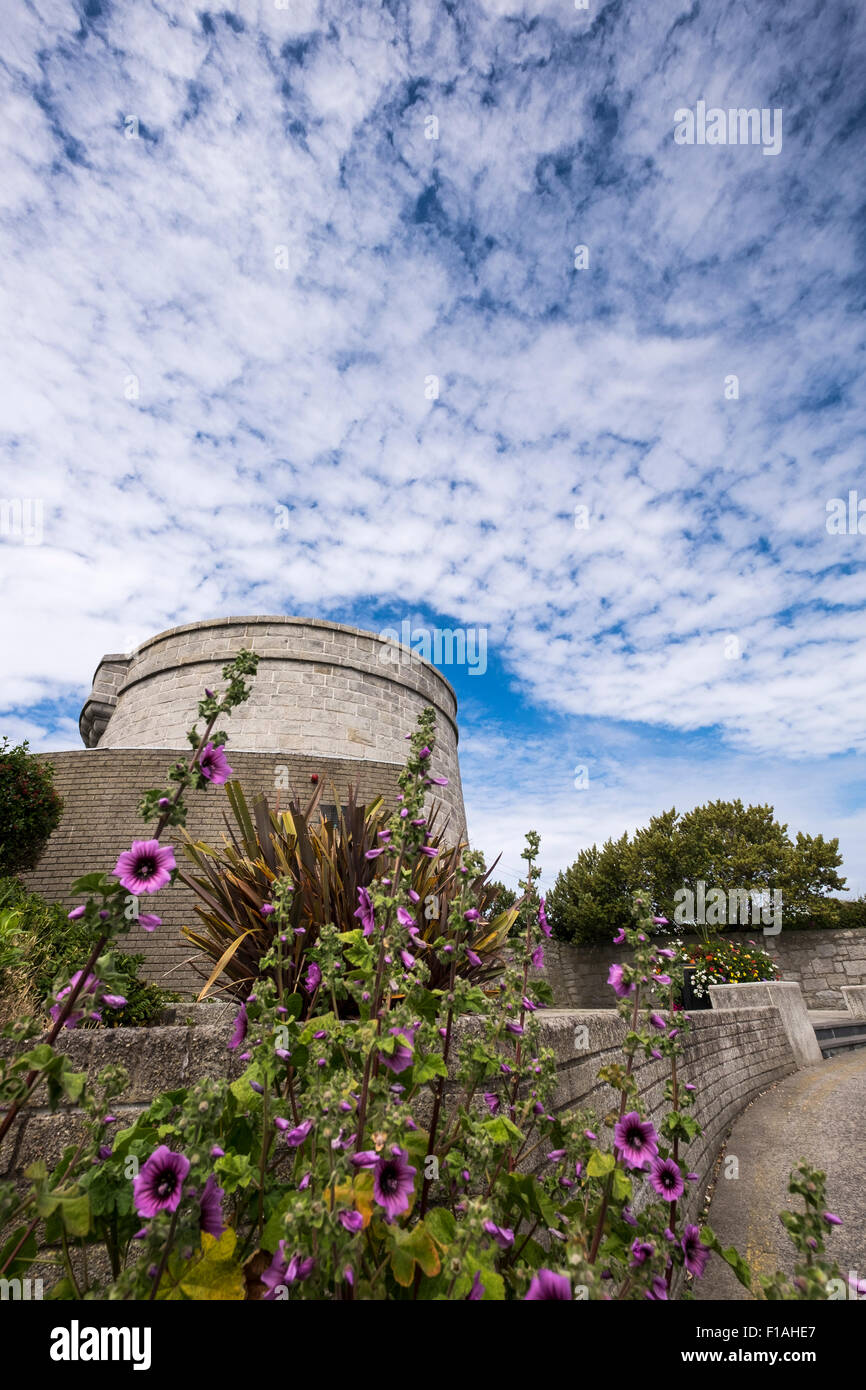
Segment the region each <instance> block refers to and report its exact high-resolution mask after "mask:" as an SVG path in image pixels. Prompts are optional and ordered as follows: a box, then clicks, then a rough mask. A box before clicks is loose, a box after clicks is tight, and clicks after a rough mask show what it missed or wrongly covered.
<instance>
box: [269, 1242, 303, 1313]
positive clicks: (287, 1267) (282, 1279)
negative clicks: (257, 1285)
mask: <svg viewBox="0 0 866 1390" xmlns="http://www.w3.org/2000/svg"><path fill="white" fill-rule="evenodd" d="M315 1267H316V1261H315V1260H314V1259H312V1257H308V1258H307V1259H302V1257H301V1256H300V1255H293V1256H292V1258H291V1259H287V1257H286V1242H285V1241H284V1240H281V1241H280V1243H279V1245H278V1247H277V1252H276V1254H275V1255H274V1258H273V1259H272V1260H271V1263H270V1264H269V1266H268V1268H267V1269H266V1270H265V1272H264V1274H263V1275H262V1283H263V1284H264V1285H265V1288H266V1289H267V1290H268V1292H267V1293H266V1294H265V1296H264V1299H265V1302H273V1301H275V1299H276V1291H277V1289H279V1288H288V1287H289V1286H290V1285H291V1284H300V1283H302V1282H303V1280H304V1279H309V1277H310V1275H311V1274H312V1272H313V1270H314V1269H315Z"/></svg>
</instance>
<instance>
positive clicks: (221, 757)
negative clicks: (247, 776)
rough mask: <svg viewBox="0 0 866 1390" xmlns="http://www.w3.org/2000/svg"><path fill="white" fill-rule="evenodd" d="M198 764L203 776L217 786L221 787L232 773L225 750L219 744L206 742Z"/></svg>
mask: <svg viewBox="0 0 866 1390" xmlns="http://www.w3.org/2000/svg"><path fill="white" fill-rule="evenodd" d="M198 766H199V771H200V772H201V775H202V777H206V778H207V780H208V781H209V782H213V784H214V786H215V787H221V786H222V784H223V782H227V781H228V780H229V778H230V777H231V775H232V769H231V768H230V767H229V765H228V762H227V761H226V755H225V750H224V749H223V748H222V747H221V746H220V745H219V744H214V743H206V744H205V746H204V748H203V749H202V750H201V753H200V755H199V760H198Z"/></svg>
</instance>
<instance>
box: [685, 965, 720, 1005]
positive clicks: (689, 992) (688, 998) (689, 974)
mask: <svg viewBox="0 0 866 1390" xmlns="http://www.w3.org/2000/svg"><path fill="white" fill-rule="evenodd" d="M712 1007H713V1005H712V1000H711V999H710V996H709V993H708V992H707V991H706V990H705V991H704V993H703V994H701V995H697V994H695V966H693V965H686V966H685V967H684V968H683V1008H684V1009H686V1010H687V1011H689V1012H692V1011H693V1010H695V1009H711V1008H712Z"/></svg>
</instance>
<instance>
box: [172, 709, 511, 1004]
mask: <svg viewBox="0 0 866 1390" xmlns="http://www.w3.org/2000/svg"><path fill="white" fill-rule="evenodd" d="M430 737H431V739H432V734H431V735H430ZM226 792H227V795H228V800H229V805H230V807H231V812H232V817H233V821H234V824H233V825H232V824H230V825H229V838H228V839H227V840H226V841H225V843H224V845H223V847H222V848H221V849H217V848H214V847H213V846H211V845H208V844H205V843H204V842H201V841H193V840H191V839H189V838H188V839H187V843H186V844H185V846H184V849H185V852H186V855H187V857H188V858H189V860H190V861H191V862H192V864H193V865H194V866H195V868H196V870H197V872H196V873H190V872H189V871H187V870H184V869H181V870H180V873H179V877H180V879H181V881H182V882H184V883H186V884H187V885H188V886H189V887H190V888H192V889H193V891H194V892H195V893H196V895H197V897H198V898H199V902H198V903H197V904H196V913H197V915H198V917H199V918H200V920H201V922H202V924H203V926H202V928H192V927H186V928H184V936H185V937H186V938H187V940H188V941H190V942H191V943H192V944H193V945H194V946H197V947H198V948H199V950H200V951H201V952H202V953H203V954H204V955H205V956H206V957H207V958H208V959H209V960H210V961H212V962H213V963H214V968H213V970H211V971H210V977H209V980H208V984H207V985H206V986H205V991H203V993H205V992H206V990H207V988H208V987H209V986H210V985H211V984H215V983H216V982H217V980H218V979H219V977H220V975H223V976H224V977H225V979H228V980H230V981H234V982H235V983H236V984H237V985H238V986H239V989H240V992H241V993H242V994H243V993H246V992H247V991H248V990H249V989H250V988H251V986H252V982H253V981H254V980H255V979H256V978H257V977H258V975H259V973H260V970H261V960H262V957H263V956H264V955H265V954H266V953H267V952H268V951H269V950H270V949H271V948H272V945H273V939H274V932H275V930H276V926H275V923H276V917H275V916H273V915H271V916H263V915H262V911H261V909H262V907H263V906H264V905H265V904H270V903H272V901H273V898H274V891H275V886H276V885H277V884H280V892H281V893H282V894H283V901H284V903H285V904H286V915H285V917H284V919H283V920H284V925H288V926H289V927H290V929H291V931H292V932H293V934H294V937H293V939H294V952H295V957H294V959H295V965H296V969H297V973H298V975H299V976H300V974H301V973H302V969H303V961H304V959H305V958H306V955H307V954H308V953H309V952H311V951H312V950H313V949H314V948H315V946H316V944H317V942H318V939H319V934H320V932H321V930H322V928H323V927H324V926H325V925H326V924H327V923H330V922H338V923H340V925H341V927H342V929H343V931H344V933H350V935H348V936H346V937H345V953H346V956H347V960H348V963H349V964H350V965H354V966H355V967H356V968H360V967H362V966H363V963H364V957H365V954H369V951H370V950H371V947H369V946H368V945H367V944H366V942H365V940H364V939H363V938H362V937H361V931H360V925H359V922H358V919H357V917H356V915H355V914H356V911H357V909H358V904H359V896H358V893H359V889H365V890H367V891H372V890H373V889H374V888H375V887H376V886H377V884H378V879H379V878H380V877H381V875H382V873H383V872H384V870H383V867H382V865H383V863H386V862H387V861H386V860H385V859H384V858H382V857H381V851H382V843H383V842H382V834H383V832H385V831H386V830H387V826H388V824H389V817H388V815H387V813H386V812H385V810H384V807H383V802H382V798H381V797H378V798H377V799H376V800H374V801H373V802H371V803H370V804H369V805H362V804H359V802H358V800H357V794H356V791H355V790H353V789H350V791H349V794H348V798H347V800H346V803H345V805H344V804H342V803H341V801H340V799H339V797H338V795H337V792H336V791H333V792H332V795H333V797H334V802H335V808H336V814H335V816H334V817H333V818H331V817H325V816H323V815H321V814H320V813H319V805H320V799H321V796H322V786H321V785H319V786H318V787H317V788H316V790H315V792H314V793H313V795H312V797H311V798H310V799H309V800H308V801H307V803H306V804H302V803H301V802H300V801H299V800H297V799H296V798H295V797H292V798H291V799H290V801H289V803H288V806H287V808H286V809H285V810H281V811H272V810H271V809H270V807H269V805H268V802H267V800H266V798H264V797H258V798H257V799H256V800H255V801H254V803H253V805H252V807H250V806H249V805H248V804H247V801H246V798H245V797H244V794H243V790H242V788H241V786H240V784H239V783H238V782H229V783H228V784H227V786H226ZM437 825H438V816H437V812H436V810H434V811H433V812H432V813H431V815H430V817H429V819H427V820H426V823H425V830H426V835H427V844H428V845H429V847H430V848H431V849H433V850H435V851H436V853H435V856H434V857H429V856H427V855H419V856H418V857H417V859H416V861H415V863H414V864H413V868H412V885H411V886H412V891H413V892H414V893H416V894H417V897H418V906H417V909H416V912H417V915H418V921H419V925H420V931H421V939H422V940H424V941H430V940H432V939H433V938H434V937H436V936H438V935H439V934H440V933H441V931H442V930H443V929H444V930H445V931H446V934H447V932H448V931H449V930H450V929H449V928H447V927H445V926H444V924H447V923H448V920H449V914H450V911H451V906H452V903H453V902H454V901H455V900H456V898H457V897H458V896H464V897H466V896H468V902H467V910H468V908H469V905H470V904H471V906H472V907H473V908H474V909H475V910H476V911H477V912H478V913H479V920H478V922H477V926H476V928H475V929H474V930H473V932H472V942H471V944H472V947H473V950H474V951H475V953H476V954H477V955H478V956H479V957H480V959H481V962H482V963H481V965H480V966H473V965H471V964H469V963H468V962H466V961H464V963H463V966H462V969H463V970H464V971H465V972H466V973H468V974H469V975H470V976H471V978H472V979H473V980H476V981H484V980H486V979H488V978H489V977H490V976H491V975H493V974H495V973H496V971H497V969H498V964H499V959H500V952H501V948H502V946H503V944H504V942H505V940H506V938H507V936H508V931H509V928H510V927H511V925H512V923H513V922H514V920H515V918H516V916H517V908H516V907H515V906H513V905H511V904H509V905H508V906H505V907H503V908H502V910H501V911H500V912H499V913H497V914H496V915H495V916H494V915H493V914H492V911H491V908H492V905H493V902H494V898H495V896H496V885H494V884H491V883H489V882H488V881H487V879H488V872H487V870H485V868H484V865H483V861H482V860H481V857H480V856H474V855H472V854H471V853H470V852H468V851H467V849H466V846H465V845H456V846H452V847H449V846H446V845H445V843H444V842H443V840H442V837H441V834H440V833H439V831H438V829H437ZM373 852H376V853H377V856H379V857H376V858H369V857H368V855H369V854H371V853H373ZM464 869H466V870H467V872H466V873H465V874H464V873H463V872H462V870H464ZM464 927H465V923H464ZM299 928H300V929H302V930H300V931H299ZM431 969H432V980H431V983H432V985H433V986H434V987H438V986H439V985H440V984H441V983H442V981H443V980H444V979H445V978H446V976H447V973H448V972H447V970H446V968H445V965H444V964H440V963H438V962H436V961H435V960H434V961H432V962H431Z"/></svg>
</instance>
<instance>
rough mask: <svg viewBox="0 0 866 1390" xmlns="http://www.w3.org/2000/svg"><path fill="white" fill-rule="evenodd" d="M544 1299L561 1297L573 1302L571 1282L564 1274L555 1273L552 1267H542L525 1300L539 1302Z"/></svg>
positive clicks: (560, 1298)
mask: <svg viewBox="0 0 866 1390" xmlns="http://www.w3.org/2000/svg"><path fill="white" fill-rule="evenodd" d="M544 1299H559V1300H565V1301H566V1302H568V1303H570V1302H571V1282H570V1280H568V1279H566V1277H565V1275H564V1274H554V1273H553V1270H551V1269H540V1270H539V1271H538V1273H537V1274H536V1275H535V1277H534V1278H533V1280H532V1283H531V1284H530V1285H529V1288H528V1289H527V1292H526V1295H525V1299H524V1302H526V1303H539V1302H541V1301H542V1300H544Z"/></svg>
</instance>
